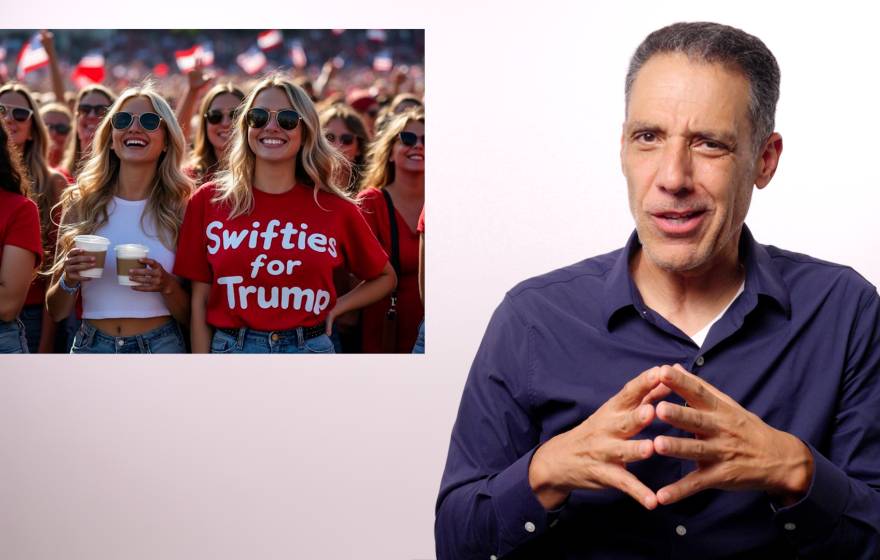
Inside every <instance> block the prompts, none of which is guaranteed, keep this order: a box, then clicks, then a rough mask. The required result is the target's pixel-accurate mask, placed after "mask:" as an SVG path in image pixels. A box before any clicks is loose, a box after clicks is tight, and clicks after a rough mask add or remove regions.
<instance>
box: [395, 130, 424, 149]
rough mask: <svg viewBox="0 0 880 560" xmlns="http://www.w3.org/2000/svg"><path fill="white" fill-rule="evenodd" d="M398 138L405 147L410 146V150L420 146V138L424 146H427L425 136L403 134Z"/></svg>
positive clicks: (411, 133) (412, 133) (409, 133)
mask: <svg viewBox="0 0 880 560" xmlns="http://www.w3.org/2000/svg"><path fill="white" fill-rule="evenodd" d="M398 137H399V138H400V143H401V144H403V145H404V146H409V147H410V148H412V147H413V146H415V145H416V144H418V141H419V138H421V140H422V146H424V145H425V135H424V134H422V135H421V136H418V135H417V134H416V133H415V132H401V133H400V134H398Z"/></svg>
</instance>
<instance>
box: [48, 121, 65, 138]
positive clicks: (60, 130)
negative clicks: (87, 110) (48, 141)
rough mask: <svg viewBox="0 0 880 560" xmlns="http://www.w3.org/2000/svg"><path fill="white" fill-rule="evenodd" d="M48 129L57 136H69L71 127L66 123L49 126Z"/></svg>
mask: <svg viewBox="0 0 880 560" xmlns="http://www.w3.org/2000/svg"><path fill="white" fill-rule="evenodd" d="M46 128H48V129H49V130H51V131H52V132H54V133H55V134H61V135H62V136H67V134H69V133H70V125H69V124H64V123H57V124H47V125H46Z"/></svg>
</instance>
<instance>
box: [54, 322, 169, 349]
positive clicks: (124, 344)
mask: <svg viewBox="0 0 880 560" xmlns="http://www.w3.org/2000/svg"><path fill="white" fill-rule="evenodd" d="M185 352H186V345H185V344H184V342H183V334H182V333H181V332H180V326H178V324H177V322H176V321H174V320H171V321H168V322H167V323H165V324H164V325H162V326H161V327H158V328H155V329H153V330H151V331H147V332H145V333H141V334H137V335H134V336H110V335H108V334H104V333H102V332H101V331H99V330H98V329H96V328H95V327H93V326H91V325H90V324H89V323H88V322H87V321H83V322H82V325H80V327H79V331H77V333H76V336H74V337H73V346H71V348H70V353H71V354H182V353H185Z"/></svg>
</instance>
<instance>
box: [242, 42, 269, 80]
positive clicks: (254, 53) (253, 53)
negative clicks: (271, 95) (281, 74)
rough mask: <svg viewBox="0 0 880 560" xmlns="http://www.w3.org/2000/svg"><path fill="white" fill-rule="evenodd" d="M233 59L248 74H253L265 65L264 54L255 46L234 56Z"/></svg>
mask: <svg viewBox="0 0 880 560" xmlns="http://www.w3.org/2000/svg"><path fill="white" fill-rule="evenodd" d="M235 61H236V62H237V63H238V65H239V66H241V69H242V70H244V71H245V72H246V73H247V74H249V75H254V74H256V73H257V72H259V71H260V70H262V69H263V67H264V66H266V55H264V54H263V51H261V50H260V49H258V48H257V47H251V48H249V49H248V50H246V51H245V52H243V53H241V54H240V55H238V56H237V57H236V58H235Z"/></svg>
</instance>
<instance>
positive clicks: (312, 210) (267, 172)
mask: <svg viewBox="0 0 880 560" xmlns="http://www.w3.org/2000/svg"><path fill="white" fill-rule="evenodd" d="M228 158H229V159H228V161H229V168H228V170H226V171H224V172H221V173H220V174H219V175H218V179H217V181H216V182H214V183H208V184H206V185H203V186H202V187H201V188H200V189H198V190H197V191H196V192H195V194H194V195H193V197H192V198H191V199H190V202H189V205H188V206H187V210H186V216H185V218H184V223H183V227H182V229H181V237H180V243H179V245H178V259H177V262H176V265H175V268H174V270H175V272H176V273H177V274H179V275H180V276H183V277H186V278H189V279H190V280H192V283H193V297H192V321H191V325H192V348H193V351H194V352H209V351H210V352H213V353H239V352H240V353H269V352H271V353H310V352H311V353H330V352H333V344H332V343H331V341H330V339H329V336H328V335H329V333H330V330H331V328H332V324H333V321H334V319H335V318H336V317H337V316H338V315H340V314H342V313H345V312H347V311H351V310H353V309H359V308H361V307H363V306H365V305H369V304H370V303H372V302H374V301H376V300H378V299H380V298H382V297H383V296H385V295H386V294H388V293H389V292H390V291H391V290H392V288H393V287H394V285H395V282H396V279H395V275H394V271H393V269H392V268H391V265H390V264H389V263H388V257H387V256H386V255H385V253H384V251H382V248H381V247H380V245H379V243H378V242H377V241H376V239H375V238H374V237H373V235H372V234H371V233H370V229H369V227H368V226H367V224H366V222H364V220H363V218H362V217H361V216H360V213H359V212H358V209H357V206H356V205H355V204H354V202H353V201H352V200H351V199H350V198H348V197H347V196H346V194H345V193H344V192H343V190H342V189H341V188H340V186H339V185H337V184H336V180H335V179H334V178H335V177H337V175H336V174H335V171H336V169H337V167H338V166H339V165H344V160H342V158H341V156H339V154H338V153H337V152H336V151H335V150H333V149H332V147H331V146H330V145H329V144H328V143H327V140H326V139H325V138H324V135H323V133H322V131H321V127H320V125H319V122H318V114H317V112H316V111H315V107H314V105H313V104H312V101H311V99H310V98H309V96H308V95H307V94H306V93H305V92H304V91H303V90H302V89H300V88H299V87H297V86H295V85H294V84H293V83H291V82H290V81H288V80H286V79H284V78H282V77H280V76H278V75H272V76H269V77H267V78H265V79H264V80H262V81H261V82H259V83H258V84H257V85H256V86H255V87H254V89H253V91H252V92H251V93H250V94H249V95H248V96H247V97H246V98H245V100H244V103H243V104H242V108H241V112H240V114H239V115H238V117H237V118H236V122H235V132H234V137H233V140H232V146H231V148H230V152H229V155H228ZM339 267H345V268H346V269H348V270H349V271H351V272H352V273H353V274H354V275H356V276H357V277H359V278H361V279H363V281H362V282H361V284H360V285H359V286H358V287H357V288H355V289H354V290H353V291H351V292H349V293H347V294H345V295H344V296H342V297H340V298H338V299H337V298H336V292H335V289H334V287H333V272H334V270H335V269H337V268H339Z"/></svg>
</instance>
